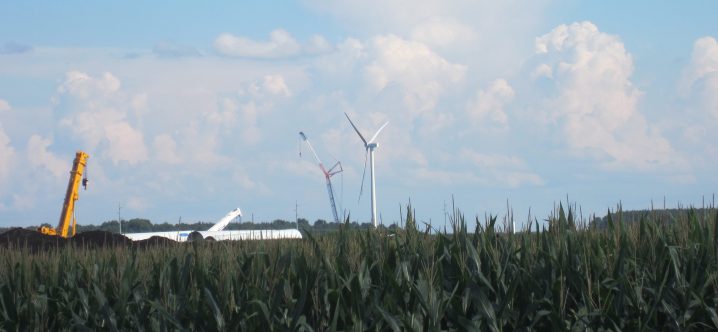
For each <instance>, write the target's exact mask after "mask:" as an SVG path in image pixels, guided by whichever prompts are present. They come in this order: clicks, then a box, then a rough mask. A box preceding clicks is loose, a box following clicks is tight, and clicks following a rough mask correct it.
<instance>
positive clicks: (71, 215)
mask: <svg viewBox="0 0 718 332" xmlns="http://www.w3.org/2000/svg"><path fill="white" fill-rule="evenodd" d="M89 157H90V156H89V155H88V154H87V153H85V152H82V151H77V153H76V154H75V161H74V162H73V164H72V170H71V171H70V180H69V181H68V183H67V191H66V193H65V202H64V204H63V205H62V213H61V214H60V221H59V222H58V224H57V228H52V227H45V226H43V227H40V229H39V231H40V233H42V234H46V235H58V236H62V237H65V238H66V237H70V236H74V235H75V227H76V225H77V219H75V201H77V199H78V198H79V194H78V192H79V190H80V186H81V185H82V186H83V187H85V189H87V177H83V176H84V175H86V172H85V168H86V166H87V159H88V158H89ZM70 225H72V234H70Z"/></svg>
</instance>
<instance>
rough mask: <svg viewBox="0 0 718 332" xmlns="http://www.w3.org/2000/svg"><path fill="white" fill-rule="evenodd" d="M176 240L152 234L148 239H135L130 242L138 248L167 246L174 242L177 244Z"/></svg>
mask: <svg viewBox="0 0 718 332" xmlns="http://www.w3.org/2000/svg"><path fill="white" fill-rule="evenodd" d="M177 243H178V242H177V241H173V240H170V239H168V238H166V237H161V236H153V237H151V238H149V239H145V240H140V241H135V242H133V243H132V245H134V246H138V247H140V248H149V247H167V246H171V245H174V244H177Z"/></svg>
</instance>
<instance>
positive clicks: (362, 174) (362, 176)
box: [357, 149, 369, 203]
mask: <svg viewBox="0 0 718 332" xmlns="http://www.w3.org/2000/svg"><path fill="white" fill-rule="evenodd" d="M368 157H369V149H367V150H366V153H365V154H364V170H363V171H362V172H361V187H359V198H358V199H357V203H358V202H359V201H361V194H362V193H363V192H364V176H365V175H366V160H367V158H368Z"/></svg>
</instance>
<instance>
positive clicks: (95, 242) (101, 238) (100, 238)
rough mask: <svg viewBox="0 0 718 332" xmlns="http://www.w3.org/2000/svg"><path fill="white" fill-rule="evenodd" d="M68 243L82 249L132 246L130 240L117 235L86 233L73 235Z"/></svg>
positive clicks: (95, 232)
mask: <svg viewBox="0 0 718 332" xmlns="http://www.w3.org/2000/svg"><path fill="white" fill-rule="evenodd" d="M70 243H72V244H74V245H75V246H78V247H84V248H102V247H127V246H131V245H132V240H130V239H128V238H126V237H125V236H123V235H121V234H117V233H110V232H104V231H87V232H82V233H78V234H75V236H73V237H72V238H70Z"/></svg>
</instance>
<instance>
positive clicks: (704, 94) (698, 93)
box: [679, 37, 718, 119]
mask: <svg viewBox="0 0 718 332" xmlns="http://www.w3.org/2000/svg"><path fill="white" fill-rule="evenodd" d="M679 88H680V90H681V92H682V94H683V95H684V96H686V97H688V98H691V99H695V100H697V103H695V104H697V105H695V104H694V105H692V106H697V107H696V108H698V109H699V110H700V111H701V112H705V113H707V114H710V115H712V116H713V117H714V118H715V119H718V42H717V41H716V39H715V38H713V37H702V38H699V39H698V40H696V42H695V43H694V44H693V53H692V55H691V61H690V63H689V64H688V66H687V68H686V69H685V70H684V73H683V78H682V80H681V83H680V86H679Z"/></svg>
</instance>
